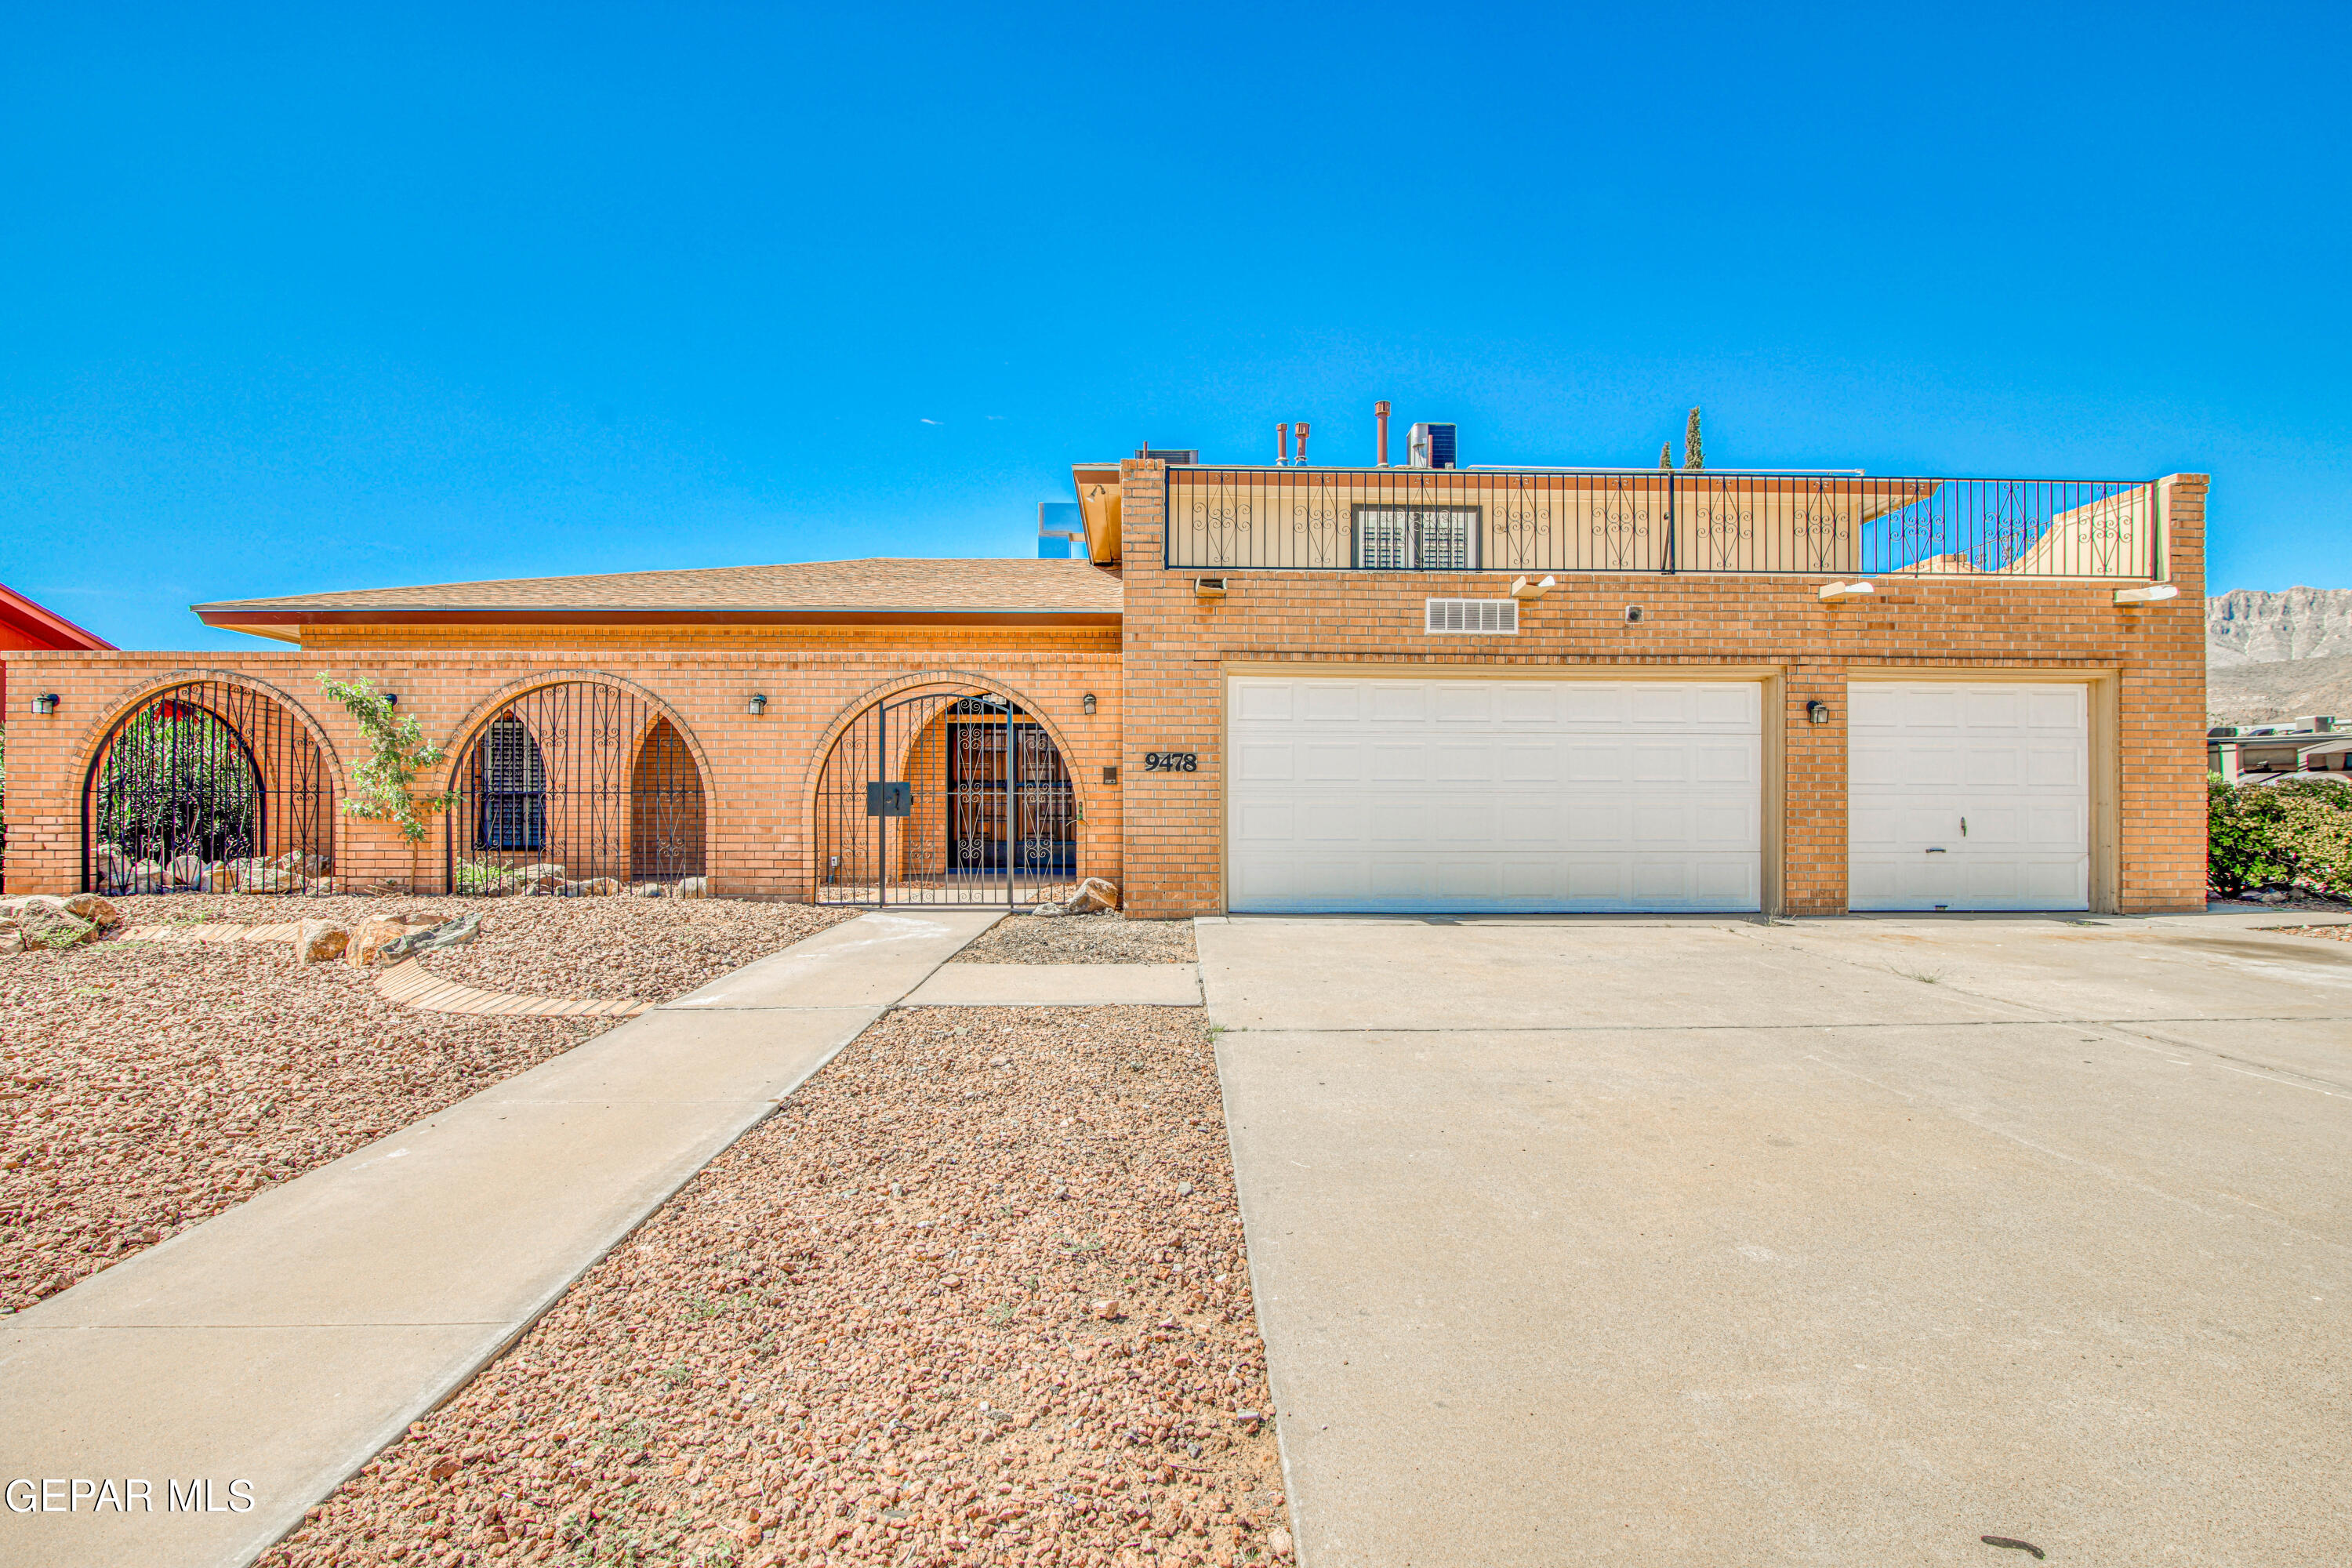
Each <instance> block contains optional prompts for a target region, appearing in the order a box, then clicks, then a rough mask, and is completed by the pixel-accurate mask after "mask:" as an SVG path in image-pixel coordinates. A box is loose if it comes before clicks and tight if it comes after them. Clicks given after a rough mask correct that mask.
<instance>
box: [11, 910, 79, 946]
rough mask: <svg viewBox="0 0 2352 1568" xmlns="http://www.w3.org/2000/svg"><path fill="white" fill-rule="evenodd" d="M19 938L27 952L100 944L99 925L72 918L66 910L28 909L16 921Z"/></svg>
mask: <svg viewBox="0 0 2352 1568" xmlns="http://www.w3.org/2000/svg"><path fill="white" fill-rule="evenodd" d="M16 934H17V937H18V938H19V940H20V941H22V942H23V943H24V945H25V946H26V948H28V949H29V948H36V947H52V948H54V947H71V946H73V945H74V944H75V943H77V942H95V941H97V940H98V922H96V921H86V920H83V919H81V918H80V917H79V915H69V914H68V913H67V912H66V911H65V910H62V909H50V908H38V909H28V910H26V911H25V912H24V913H23V914H21V915H19V916H18V917H17V919H16Z"/></svg>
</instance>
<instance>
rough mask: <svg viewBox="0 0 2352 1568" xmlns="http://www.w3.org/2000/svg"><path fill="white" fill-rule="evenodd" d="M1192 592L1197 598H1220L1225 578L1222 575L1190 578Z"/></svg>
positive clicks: (1223, 589)
mask: <svg viewBox="0 0 2352 1568" xmlns="http://www.w3.org/2000/svg"><path fill="white" fill-rule="evenodd" d="M1192 593H1193V595H1194V596H1196V597H1198V598H1202V599H1222V598H1223V597H1224V596H1225V580H1224V579H1223V577H1195V578H1193V579H1192Z"/></svg>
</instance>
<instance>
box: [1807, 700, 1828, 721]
mask: <svg viewBox="0 0 2352 1568" xmlns="http://www.w3.org/2000/svg"><path fill="white" fill-rule="evenodd" d="M1805 719H1806V721H1807V722H1809V723H1813V724H1826V723H1828V722H1829V721H1830V705H1829V704H1828V703H1826V702H1808V703H1806V704H1805Z"/></svg>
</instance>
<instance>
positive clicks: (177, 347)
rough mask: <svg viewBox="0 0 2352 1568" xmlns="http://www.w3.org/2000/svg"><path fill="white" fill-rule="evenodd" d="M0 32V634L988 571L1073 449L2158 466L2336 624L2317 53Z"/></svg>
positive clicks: (660, 29)
mask: <svg viewBox="0 0 2352 1568" xmlns="http://www.w3.org/2000/svg"><path fill="white" fill-rule="evenodd" d="M1634 10H1635V8H1630V7H1610V8H1607V9H1593V10H1589V11H1585V10H1578V9H1573V8H1563V7H1559V6H1533V5H1530V6H1524V7H1515V6H1483V7H1482V6H1467V7H1465V6H1427V5H1417V6H1411V7H1379V6H1365V7H1332V8H1328V9H1318V8H1311V7H1285V6H1272V7H1267V6H1247V7H1232V8H1224V7H1217V6H1210V5H1186V6H1181V7H1152V6H1146V5H1118V6H1101V7H1081V6H1066V7H1038V8H1033V9H1029V10H1026V11H1013V10H1005V11H991V10H988V9H985V8H980V7H970V6H957V7H944V8H934V7H929V6H924V5H876V6H860V7H837V6H828V7H824V8H807V9H800V8H795V7H763V8H751V7H744V8H717V7H695V6H686V5H679V6H666V7H653V6H645V7H635V8H632V7H614V6H597V5H563V6H548V7H546V8H543V9H536V10H533V9H524V8H520V7H512V6H490V7H481V6H469V7H464V8H451V9H447V10H444V11H439V12H434V11H429V10H428V9H426V8H425V7H423V6H404V7H398V8H394V7H382V8H374V7H366V6H359V5H332V6H324V7H321V6H299V7H294V6H289V7H287V8H284V9H279V10H264V9H237V10H222V9H205V8H193V7H187V6H169V7H165V6H155V7H137V8H114V7H108V6H104V5H75V6H55V5H52V6H44V7H38V8H36V7H32V6H26V5H20V6H12V7H10V8H9V9H8V11H7V13H6V16H7V23H8V35H9V47H8V48H7V49H6V51H5V54H0V197H5V200H0V582H5V583H7V584H10V585H12V586H15V587H16V588H18V589H20V590H23V591H25V592H27V593H29V594H31V595H33V596H35V597H36V598H37V599H40V600H42V601H44V602H45V603H47V604H49V605H52V606H53V607H55V608H56V609H58V611H60V612H61V613H63V614H65V615H67V616H70V617H72V618H73V619H75V620H78V621H80V622H82V623H83V624H84V625H86V626H89V627H90V628H91V629H92V630H94V631H97V632H99V633H100V635H102V636H105V637H110V638H111V639H113V640H115V641H117V642H120V643H122V644H124V645H125V646H133V647H236V646H248V647H250V646H257V645H254V644H252V643H251V642H250V640H249V639H247V638H243V637H238V636H236V634H230V633H218V632H212V631H209V630H207V629H205V627H203V626H201V625H199V624H198V623H197V622H196V621H195V619H194V617H193V616H189V615H188V614H187V613H186V609H185V606H186V605H188V604H190V603H192V602H196V601H202V600H205V599H212V598H227V597H248V596H257V595H268V594H276V593H296V592H307V591H314V590H323V589H332V588H346V587H367V586H379V585H389V584H402V583H412V582H432V581H447V580H453V579H461V578H469V577H497V576H518V575H539V574H561V573H573V572H602V571H625V570H634V569H640V568H646V567H660V566H704V565H728V564H735V563H745V562H765V561H791V560H803V559H822V558H829V557H837V556H848V555H861V554H894V555H924V554H942V555H953V554H1026V553H1030V552H1032V551H1033V549H1034V526H1035V522H1034V520H1035V503H1036V502H1037V501H1039V500H1055V499H1066V497H1067V494H1068V465H1069V463H1070V461H1071V460H1073V459H1075V458H1107V457H1117V456H1119V455H1122V454H1123V453H1126V452H1129V451H1131V450H1132V449H1133V448H1134V447H1136V446H1138V445H1139V443H1141V442H1143V441H1145V440H1150V441H1151V442H1153V443H1155V444H1158V445H1162V446H1176V445H1185V446H1199V447H1202V448H1204V449H1205V451H1206V452H1207V454H1208V455H1209V456H1210V457H1211V458H1213V459H1220V458H1222V459H1234V460H1246V461H1257V460H1263V459H1265V458H1267V457H1269V456H1270V455H1271V449H1272V444H1273V434H1272V426H1274V424H1275V422H1276V420H1280V419H1300V418H1304V419H1307V420H1309V421H1311V422H1312V423H1313V425H1314V426H1315V444H1314V455H1315V456H1316V457H1317V458H1320V459H1323V460H1328V461H1338V460H1369V458H1370V449H1371V414H1370V405H1371V403H1372V400H1373V399H1375V398H1378V397H1387V398H1390V399H1391V400H1392V401H1393V402H1394V403H1395V404H1396V409H1397V417H1398V419H1399V421H1400V422H1401V423H1402V422H1405V421H1410V420H1412V419H1415V418H1450V419H1454V420H1456V421H1458V422H1459V423H1460V425H1461V426H1462V440H1463V447H1464V454H1463V455H1464V460H1465V461H1467V462H1502V463H1537V462H1553V461H1557V462H1568V463H1578V464H1603V463H1614V462H1624V463H1629V464H1635V465H1647V464H1649V463H1651V462H1654V461H1655V458H1656V453H1657V449H1658V444H1659V443H1660V442H1661V441H1662V440H1664V439H1666V438H1667V437H1677V438H1678V437H1679V433H1680V429H1681V425H1682V417H1683V413H1684V410H1685V409H1686V408H1688V407H1689V406H1690V405H1693V404H1699V405H1704V406H1705V408H1706V419H1707V437H1708V439H1707V451H1708V457H1709V458H1710V460H1711V461H1712V462H1713V463H1715V464H1717V465H1718V466H1725V467H1730V466H1747V467H1783V466H1788V467H1794V466H1839V467H1846V466H1860V467H1864V468H1869V469H1872V470H1874V471H1879V472H1906V473H1927V474H1939V473H1955V474H2003V475H2011V474H2015V475H2030V476H2053V477H2091V478H2108V477H2143V476H2149V475H2155V474H2159V473H2164V472H2168V471H2172V470H2175V469H2207V470H2210V471H2211V472H2212V473H2213V474H2214V475H2215V490H2214V500H2213V509H2212V512H2213V515H2212V530H2213V543H2212V566H2211V586H2212V588H2213V589H2214V590H2215V591H2217V592H2218V591H2220V590H2221V589H2224V588H2230V587H2273V588H2276V587H2284V586H2286V585H2288V584H2292V583H2309V584H2315V585H2317V586H2326V587H2340V586H2347V585H2352V483H2347V481H2352V447H2347V439H2346V437H2347V427H2352V418H2347V416H2352V381H2347V376H2346V375H2345V374H2344V370H2343V366H2344V365H2345V363H2347V348H2352V343H2347V336H2352V332H2347V310H2346V308H2345V302H2344V284H2345V279H2347V276H2352V268H2347V262H2352V257H2347V226H2352V201H2347V195H2352V193H2347V188H2346V186H2347V177H2346V173H2345V171H2346V166H2347V160H2346V152H2347V148H2346V141H2347V132H2346V129H2345V124H2346V121H2345V117H2344V115H2343V114H2342V112H2341V110H2340V108H2339V103H2340V96H2341V82H2340V80H2339V79H2338V76H2337V73H2338V71H2339V69H2340V65H2341V62H2342V60H2343V59H2344V58H2346V56H2347V43H2352V37H2347V33H2352V20H2347V19H2348V18H2352V8H2347V7H2345V6H2343V5H2336V4H2330V5H2302V6H2265V5H2236V6H2231V7H2220V6H2210V5H2207V6H2200V7H2187V6H2182V7H2150V6H2137V7H2132V8H2113V9H2109V8H2093V7H2087V6H2065V5H2032V6H2021V7H2015V8H2007V7H2000V6H1976V7H1943V8H1927V7H1896V6H1886V5H1874V6H1868V7H1862V6H1855V7H1834V8H1833V7H1803V8H1782V9H1779V10H1773V9H1770V8H1761V7H1753V6H1740V7H1726V8H1714V7H1709V6H1706V5H1681V6H1676V7H1672V8H1660V9H1658V10H1656V11H1654V12H1652V13H1650V14H1647V15H1635V14H1633V12H1634Z"/></svg>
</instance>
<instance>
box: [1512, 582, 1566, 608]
mask: <svg viewBox="0 0 2352 1568" xmlns="http://www.w3.org/2000/svg"><path fill="white" fill-rule="evenodd" d="M1557 587H1559V578H1557V577H1547V578H1545V579H1544V580H1543V581H1542V582H1540V583H1530V582H1528V580H1527V579H1526V578H1525V577H1521V578H1517V580H1515V581H1514V582H1513V583H1512V584H1511V597H1512V598H1514V599H1525V600H1527V601H1528V603H1530V604H1532V603H1534V602H1535V601H1536V600H1538V599H1540V598H1542V597H1543V596H1544V595H1546V594H1549V593H1550V592H1551V591H1552V590H1553V589H1554V588H1557Z"/></svg>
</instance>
